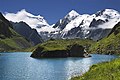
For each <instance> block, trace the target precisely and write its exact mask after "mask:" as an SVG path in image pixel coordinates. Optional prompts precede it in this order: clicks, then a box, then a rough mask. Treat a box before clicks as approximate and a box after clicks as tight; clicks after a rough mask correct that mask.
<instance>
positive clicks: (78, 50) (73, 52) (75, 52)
mask: <svg viewBox="0 0 120 80" xmlns="http://www.w3.org/2000/svg"><path fill="white" fill-rule="evenodd" d="M69 51H70V57H84V55H83V54H84V53H85V52H84V47H83V46H81V45H78V44H75V45H73V46H71V48H70V50H69Z"/></svg>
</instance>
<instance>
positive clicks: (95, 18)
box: [4, 9, 120, 40]
mask: <svg viewBox="0 0 120 80" xmlns="http://www.w3.org/2000/svg"><path fill="white" fill-rule="evenodd" d="M4 16H5V18H7V19H8V20H10V21H12V22H20V21H23V22H26V23H27V24H28V25H29V26H30V27H31V28H34V29H36V30H37V32H38V33H39V34H40V35H41V36H42V38H43V39H44V40H46V39H49V38H67V39H71V38H82V39H85V38H90V39H93V40H99V39H101V38H103V37H105V36H107V35H108V34H109V32H110V31H111V29H112V28H113V27H114V26H115V24H117V23H118V22H119V21H120V13H119V12H118V11H116V10H113V9H104V10H102V11H98V12H97V13H95V14H92V15H89V14H82V15H81V14H79V13H78V12H76V11H75V10H72V11H70V12H69V13H68V14H67V15H66V16H65V17H64V18H63V19H60V20H59V21H58V22H57V23H56V24H54V25H49V24H48V23H47V21H46V20H45V19H44V18H43V17H42V16H40V15H38V16H35V15H33V14H31V13H29V12H27V11H26V10H24V9H23V10H21V11H19V12H17V13H5V14H4Z"/></svg>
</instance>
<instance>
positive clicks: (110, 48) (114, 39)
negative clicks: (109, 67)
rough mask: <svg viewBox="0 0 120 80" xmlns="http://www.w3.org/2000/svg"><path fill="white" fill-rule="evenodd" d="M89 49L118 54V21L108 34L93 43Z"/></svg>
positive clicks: (119, 51)
mask: <svg viewBox="0 0 120 80" xmlns="http://www.w3.org/2000/svg"><path fill="white" fill-rule="evenodd" d="M90 51H91V52H93V53H104V54H119V53H120V22H119V23H118V24H116V25H115V26H114V28H113V29H112V30H111V32H110V34H109V35H108V36H107V37H105V38H103V39H102V40H100V41H98V42H97V43H96V44H94V45H93V46H92V47H91V48H90Z"/></svg>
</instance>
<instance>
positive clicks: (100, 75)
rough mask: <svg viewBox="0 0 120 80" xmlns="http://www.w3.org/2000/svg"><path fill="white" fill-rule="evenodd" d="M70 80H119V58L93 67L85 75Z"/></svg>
mask: <svg viewBox="0 0 120 80" xmlns="http://www.w3.org/2000/svg"><path fill="white" fill-rule="evenodd" d="M71 80H120V58H119V59H115V60H113V61H111V62H104V63H99V64H96V65H93V66H91V68H90V70H89V71H88V72H87V73H85V74H83V75H82V76H81V77H75V78H72V79H71Z"/></svg>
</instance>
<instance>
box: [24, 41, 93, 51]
mask: <svg viewBox="0 0 120 80" xmlns="http://www.w3.org/2000/svg"><path fill="white" fill-rule="evenodd" d="M75 43H78V44H80V45H83V46H87V47H90V46H91V45H92V44H93V43H94V42H93V41H92V40H80V39H68V40H49V41H46V42H44V43H42V44H38V45H37V46H35V47H32V48H29V49H27V50H26V51H33V50H34V49H36V48H37V47H38V46H39V47H44V49H45V50H44V51H53V50H66V48H67V46H68V45H72V44H75Z"/></svg>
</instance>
